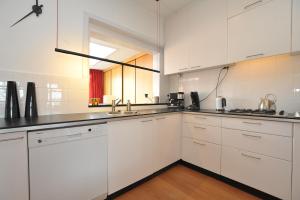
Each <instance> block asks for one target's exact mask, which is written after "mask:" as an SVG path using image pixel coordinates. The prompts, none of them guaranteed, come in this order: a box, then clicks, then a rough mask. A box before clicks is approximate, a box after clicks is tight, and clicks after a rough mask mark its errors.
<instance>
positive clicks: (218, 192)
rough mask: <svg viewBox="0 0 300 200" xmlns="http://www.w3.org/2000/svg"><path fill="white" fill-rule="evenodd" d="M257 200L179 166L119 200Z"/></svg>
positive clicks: (120, 197)
mask: <svg viewBox="0 0 300 200" xmlns="http://www.w3.org/2000/svg"><path fill="white" fill-rule="evenodd" d="M202 199H203V200H258V198H257V197H255V196H252V195H250V194H248V193H245V192H243V191H241V190H239V189H237V188H234V187H232V186H230V185H227V184H226V183H223V182H221V181H219V180H216V179H214V178H211V177H209V176H206V175H203V174H201V173H199V172H196V171H194V170H192V169H189V168H187V167H184V166H182V165H177V166H175V167H173V168H171V169H169V170H168V171H166V172H164V173H162V174H160V175H159V176H157V177H155V178H153V179H151V180H150V181H147V182H145V183H144V184H142V185H140V186H138V187H136V188H134V189H133V190H130V191H129V192H127V193H125V194H123V195H122V196H119V197H118V198H117V200H202Z"/></svg>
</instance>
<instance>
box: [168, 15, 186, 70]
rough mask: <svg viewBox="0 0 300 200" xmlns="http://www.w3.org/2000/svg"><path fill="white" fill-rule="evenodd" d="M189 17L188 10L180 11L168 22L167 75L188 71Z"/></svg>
mask: <svg viewBox="0 0 300 200" xmlns="http://www.w3.org/2000/svg"><path fill="white" fill-rule="evenodd" d="M187 16H188V13H187V11H186V10H180V11H179V12H177V13H175V14H174V15H173V16H172V17H171V18H169V19H168V20H167V22H166V27H165V38H166V45H165V51H164V59H165V60H164V61H165V64H164V66H165V68H164V73H165V74H174V73H178V72H179V71H184V70H187V69H188V36H187V33H188V26H187Z"/></svg>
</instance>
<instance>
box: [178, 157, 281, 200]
mask: <svg viewBox="0 0 300 200" xmlns="http://www.w3.org/2000/svg"><path fill="white" fill-rule="evenodd" d="M179 164H181V165H183V166H185V167H188V168H190V169H192V170H195V171H197V172H200V173H202V174H205V175H207V176H210V177H212V178H215V179H217V180H219V181H222V182H224V183H226V184H228V185H231V186H233V187H235V188H238V189H239V190H242V191H244V192H247V193H249V194H251V195H253V196H256V197H258V198H260V199H266V200H280V199H279V198H277V197H274V196H272V195H270V194H267V193H265V192H262V191H260V190H257V189H255V188H252V187H249V186H247V185H245V184H242V183H239V182H237V181H234V180H232V179H229V178H226V177H224V176H222V175H220V174H216V173H214V172H211V171H208V170H206V169H203V168H201V167H198V166H196V165H193V164H191V163H188V162H185V161H183V160H180V161H179Z"/></svg>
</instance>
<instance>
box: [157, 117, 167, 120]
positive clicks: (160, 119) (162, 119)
mask: <svg viewBox="0 0 300 200" xmlns="http://www.w3.org/2000/svg"><path fill="white" fill-rule="evenodd" d="M163 119H166V118H165V117H161V118H156V120H163Z"/></svg>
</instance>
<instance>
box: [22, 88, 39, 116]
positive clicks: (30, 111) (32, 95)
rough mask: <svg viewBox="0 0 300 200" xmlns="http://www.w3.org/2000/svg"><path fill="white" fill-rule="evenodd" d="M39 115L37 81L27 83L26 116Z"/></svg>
mask: <svg viewBox="0 0 300 200" xmlns="http://www.w3.org/2000/svg"><path fill="white" fill-rule="evenodd" d="M36 117H38V109H37V103H36V92H35V83H32V82H28V83H27V94H26V104H25V118H36Z"/></svg>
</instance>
